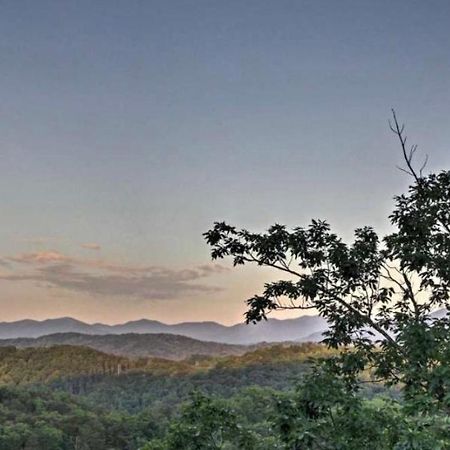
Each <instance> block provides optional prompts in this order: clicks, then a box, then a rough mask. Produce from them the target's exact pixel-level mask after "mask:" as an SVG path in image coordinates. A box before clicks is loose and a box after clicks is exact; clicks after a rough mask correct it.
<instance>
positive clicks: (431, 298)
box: [204, 112, 450, 412]
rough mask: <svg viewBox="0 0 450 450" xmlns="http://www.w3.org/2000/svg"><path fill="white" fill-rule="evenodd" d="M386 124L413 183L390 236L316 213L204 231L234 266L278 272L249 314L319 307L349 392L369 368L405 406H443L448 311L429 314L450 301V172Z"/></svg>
mask: <svg viewBox="0 0 450 450" xmlns="http://www.w3.org/2000/svg"><path fill="white" fill-rule="evenodd" d="M391 129H392V131H393V132H394V133H395V135H396V136H397V138H398V139H399V143H400V147H401V151H402V154H403V157H404V161H405V167H404V168H403V169H402V170H404V171H405V172H407V173H408V174H409V176H410V177H411V180H412V182H411V185H410V187H409V188H408V190H407V192H406V193H404V194H402V195H399V196H396V197H395V207H394V210H393V212H392V214H391V215H390V217H389V218H390V221H391V224H392V226H393V227H394V232H393V233H391V234H389V235H388V236H385V237H383V238H380V237H379V236H378V234H377V233H376V232H375V231H374V230H373V229H372V228H371V227H363V228H358V229H356V231H355V234H354V241H353V242H352V243H345V242H344V241H343V239H341V238H340V237H339V236H338V235H337V234H335V233H333V232H332V231H331V229H330V226H329V225H328V223H326V222H325V221H321V220H313V221H312V222H311V224H310V225H309V226H307V227H297V228H294V229H292V230H289V229H288V228H287V227H286V226H284V225H279V224H275V225H273V226H272V227H270V228H269V229H268V231H267V232H265V233H254V232H251V231H248V230H246V229H238V228H236V227H234V226H231V225H228V224H227V223H225V222H216V223H215V224H214V227H213V228H212V229H211V230H209V231H208V232H206V233H205V234H204V237H205V239H206V241H207V243H208V244H209V245H210V246H211V256H212V258H213V259H214V260H216V259H222V258H226V257H231V258H232V259H233V262H234V265H235V266H236V265H243V264H256V265H258V266H264V267H270V268H272V269H274V270H276V271H278V272H280V273H281V274H282V275H283V278H282V279H280V280H278V281H274V282H269V283H267V284H265V286H264V289H263V291H262V293H261V294H257V295H255V296H254V297H252V298H250V299H249V300H247V304H248V310H247V312H246V321H247V323H251V322H252V323H256V322H259V321H261V320H264V319H266V318H267V315H268V314H269V313H271V312H276V311H279V310H287V309H294V310H308V309H313V310H315V311H318V313H319V315H320V316H322V317H324V318H325V319H326V320H327V321H328V324H329V330H328V331H327V333H326V338H325V343H326V344H327V345H328V346H330V347H333V348H339V349H342V350H343V351H342V352H341V354H340V355H339V356H338V357H336V358H334V359H333V360H331V361H330V360H328V361H327V367H328V370H331V372H332V373H333V374H335V375H336V376H339V377H340V378H341V379H342V380H343V382H344V383H345V386H346V390H347V392H354V391H355V390H357V389H358V385H359V381H360V378H361V373H362V371H363V370H366V369H368V368H369V369H370V370H371V372H372V374H373V377H375V378H376V379H377V380H378V381H381V382H384V383H385V384H398V385H400V386H402V389H403V392H404V395H405V398H406V400H407V401H408V402H409V403H410V405H411V410H414V411H421V412H426V411H431V410H437V411H447V412H448V411H449V410H450V320H449V316H448V314H443V315H441V316H439V317H433V316H432V315H431V314H432V313H433V311H435V310H437V309H439V308H448V306H449V292H450V171H442V172H439V173H431V174H428V175H424V173H423V171H424V168H425V165H423V166H422V167H420V168H415V164H414V160H413V159H414V155H415V152H416V146H412V147H411V148H407V146H406V136H405V134H404V126H401V125H400V124H399V122H398V121H397V118H396V116H395V112H393V122H392V124H391Z"/></svg>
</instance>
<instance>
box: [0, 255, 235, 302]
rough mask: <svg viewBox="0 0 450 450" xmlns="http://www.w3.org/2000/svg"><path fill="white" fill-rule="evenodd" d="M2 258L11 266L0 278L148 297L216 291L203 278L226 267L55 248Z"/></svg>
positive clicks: (167, 296) (133, 296)
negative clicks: (138, 261)
mask: <svg viewBox="0 0 450 450" xmlns="http://www.w3.org/2000/svg"><path fill="white" fill-rule="evenodd" d="M5 260H6V261H9V262H11V263H12V264H13V265H14V267H13V269H12V270H10V271H9V272H6V273H5V272H4V273H0V280H5V281H16V282H20V281H34V282H36V283H38V284H39V285H40V286H42V285H43V286H46V287H48V288H62V289H68V290H71V291H77V292H83V293H87V294H91V295H100V296H107V297H112V296H114V297H117V296H119V297H130V298H139V299H149V300H151V299H175V298H182V297H184V296H190V295H193V294H196V293H205V292H206V293H207V292H211V293H212V292H216V291H218V290H220V289H219V288H218V287H216V286H211V285H209V284H207V283H205V280H206V278H208V277H211V276H213V275H216V274H220V273H223V272H226V271H227V270H228V269H227V268H225V267H223V266H220V265H217V264H215V265H213V264H211V265H201V266H197V267H193V268H188V269H181V270H177V269H169V268H166V267H160V266H137V265H127V264H117V263H114V262H110V261H104V260H90V259H81V258H74V257H70V256H67V255H64V254H62V253H60V252H58V251H43V252H36V253H26V254H21V255H17V256H12V257H8V258H5Z"/></svg>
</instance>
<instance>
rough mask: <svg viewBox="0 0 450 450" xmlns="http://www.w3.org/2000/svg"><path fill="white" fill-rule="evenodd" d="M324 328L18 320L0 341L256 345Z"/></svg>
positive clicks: (319, 322) (315, 322)
mask: <svg viewBox="0 0 450 450" xmlns="http://www.w3.org/2000/svg"><path fill="white" fill-rule="evenodd" d="M326 328H327V326H326V322H325V320H324V319H322V318H321V317H319V316H301V317H298V318H295V319H284V320H279V319H269V320H267V321H265V322H260V323H258V324H257V325H253V324H250V325H246V324H244V323H240V324H236V325H232V326H225V325H221V324H219V323H216V322H183V323H179V324H174V325H168V324H165V323H162V322H158V321H155V320H147V319H142V320H137V321H132V322H127V323H124V324H119V325H105V324H101V323H94V324H87V323H84V322H81V321H79V320H76V319H72V318H69V317H63V318H60V319H47V320H43V321H36V320H21V321H17V322H1V323H0V339H15V338H36V337H41V336H45V335H49V334H55V333H82V334H91V335H104V334H127V333H137V334H157V333H159V334H161V333H164V334H175V335H181V336H186V337H189V338H192V339H198V340H202V341H210V342H220V343H226V344H239V345H250V344H256V343H258V342H283V341H307V340H310V339H309V337H310V336H312V335H314V336H316V335H320V333H321V332H323V331H325V330H326Z"/></svg>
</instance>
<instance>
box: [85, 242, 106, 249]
mask: <svg viewBox="0 0 450 450" xmlns="http://www.w3.org/2000/svg"><path fill="white" fill-rule="evenodd" d="M81 247H82V248H85V249H86V250H101V248H102V247H101V246H100V245H99V244H95V243H94V242H87V243H86V244H81Z"/></svg>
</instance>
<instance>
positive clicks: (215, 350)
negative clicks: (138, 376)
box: [0, 333, 251, 360]
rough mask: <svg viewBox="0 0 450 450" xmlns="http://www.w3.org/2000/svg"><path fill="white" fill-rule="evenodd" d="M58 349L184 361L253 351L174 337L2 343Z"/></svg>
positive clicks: (62, 336) (61, 337)
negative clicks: (79, 348) (76, 348)
mask: <svg viewBox="0 0 450 450" xmlns="http://www.w3.org/2000/svg"><path fill="white" fill-rule="evenodd" d="M54 345H77V346H84V347H90V348H93V349H95V350H98V351H101V352H105V353H109V354H112V355H119V356H128V357H158V358H166V359H173V360H181V359H185V358H188V357H189V356H192V355H208V356H212V355H216V356H220V355H222V356H223V355H242V354H243V353H245V352H247V351H248V350H249V349H251V347H247V346H244V345H230V344H220V343H217V342H204V341H199V340H197V339H191V338H188V337H185V336H178V335H174V334H137V333H131V334H117V335H116V334H108V335H87V334H80V333H57V334H51V335H48V336H41V337H39V338H35V339H33V338H18V339H4V340H0V347H2V346H15V347H19V348H24V347H49V346H54Z"/></svg>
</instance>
